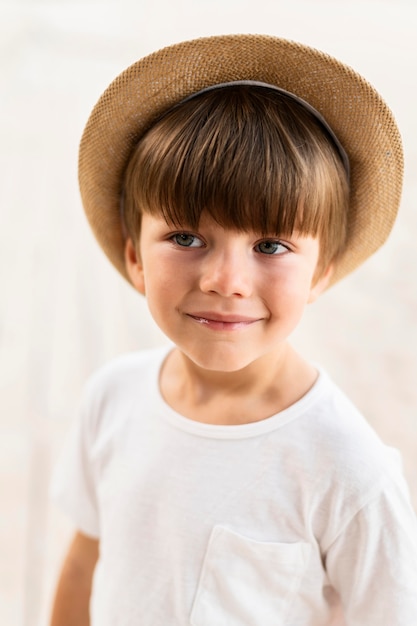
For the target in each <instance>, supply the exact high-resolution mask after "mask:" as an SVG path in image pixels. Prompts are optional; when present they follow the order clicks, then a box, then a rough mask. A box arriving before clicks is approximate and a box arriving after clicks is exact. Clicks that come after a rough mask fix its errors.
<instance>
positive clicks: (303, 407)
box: [52, 35, 417, 626]
mask: <svg viewBox="0 0 417 626" xmlns="http://www.w3.org/2000/svg"><path fill="white" fill-rule="evenodd" d="M401 173H402V153H401V144H400V139H399V135H398V131H397V129H396V126H395V123H394V121H393V119H392V116H391V114H390V112H389V110H388V109H387V107H386V105H385V104H384V103H383V102H382V100H381V99H380V97H379V96H378V94H376V93H375V91H374V90H373V88H372V87H370V86H369V85H368V83H366V81H364V80H363V79H362V78H361V77H360V76H358V75H357V74H355V73H354V72H353V71H352V70H350V69H349V68H347V67H345V66H343V65H342V64H340V63H339V62H337V61H335V60H334V59H331V58H330V57H328V56H326V55H323V54H322V53H320V52H317V51H315V50H312V49H310V48H306V47H304V46H300V45H298V44H294V43H290V42H287V41H284V40H280V39H276V38H273V37H264V36H251V35H239V36H238V35H233V36H226V37H213V38H207V39H200V40H197V41H192V42H185V43H183V44H179V45H176V46H173V47H170V48H167V49H165V50H162V51H160V52H157V53H155V54H154V55H151V56H149V57H146V58H145V59H143V60H142V61H139V62H138V63H136V64H135V65H133V66H132V67H131V68H128V70H126V71H125V72H124V73H123V74H122V75H120V76H119V77H118V78H117V79H116V80H115V81H114V83H112V85H110V87H109V88H108V89H107V91H106V92H105V93H104V95H103V96H102V98H101V99H100V101H99V102H98V104H97V105H96V107H95V109H94V111H93V113H92V115H91V117H90V120H89V123H88V124H87V127H86V130H85V132H84V135H83V139H82V142H81V150H80V186H81V193H82V197H83V203H84V207H85V209H86V212H87V215H88V217H89V220H90V222H91V225H92V227H93V229H94V232H95V234H96V236H97V239H98V241H99V243H100V245H101V246H102V247H103V249H104V250H105V252H106V254H107V255H108V256H109V258H110V260H111V261H112V262H113V263H114V264H115V266H116V267H117V268H118V269H119V270H120V272H121V273H122V274H123V275H124V276H125V277H126V278H128V280H129V281H130V282H131V283H132V285H133V286H134V287H135V289H137V291H138V292H139V293H141V294H143V295H146V298H147V302H148V305H149V309H150V312H151V314H152V316H153V317H154V319H155V320H156V322H157V324H158V325H159V326H160V328H161V329H162V330H163V331H164V333H165V334H166V335H167V337H168V338H169V339H170V341H171V342H172V345H171V346H170V347H169V348H163V349H156V350H149V351H144V352H140V353H134V354H130V355H127V356H123V357H121V358H119V359H117V360H116V361H114V362H113V363H111V364H109V365H108V366H106V367H104V368H103V369H102V370H101V371H100V372H98V373H97V374H96V375H95V376H94V377H93V378H92V380H91V381H90V383H89V384H88V386H87V389H86V393H85V396H84V400H83V405H82V410H81V420H80V423H79V425H78V427H77V430H76V432H75V433H74V436H73V439H72V441H71V443H70V445H69V446H68V449H67V452H66V455H65V456H64V458H63V461H62V463H61V466H60V468H59V471H58V472H57V475H56V478H55V497H56V499H57V501H58V502H59V503H60V504H61V506H62V507H63V508H64V509H65V510H66V511H67V512H68V513H69V514H70V515H71V516H72V518H73V519H74V521H75V523H76V527H77V529H78V530H77V533H76V535H75V538H74V541H73V543H72V545H71V548H70V551H69V554H68V557H67V559H66V562H65V565H64V569H63V572H62V574H61V578H60V582H59V585H58V590H57V596H56V600H55V605H54V610H53V617H52V624H53V626H67V625H71V624H77V626H83V625H85V624H90V623H91V624H92V625H93V626H107V625H109V626H116V625H118V624H120V625H123V626H130V625H132V626H133V625H135V626H136V625H138V624H141V625H142V626H145V625H148V626H159V625H160V626H169V625H172V626H174V625H175V626H185V625H189V624H192V625H193V626H222V625H224V626H226V625H227V626H249V625H250V626H253V625H257V626H258V625H259V626H272V625H274V626H278V625H291V626H342V625H345V626H365V625H368V624H369V625H372V626H408V625H410V626H411V625H412V624H414V623H415V621H416V619H417V523H416V518H415V515H414V513H413V511H412V508H411V505H410V501H409V496H408V492H407V488H406V486H405V484H404V480H403V477H402V474H401V470H400V469H399V464H398V459H397V457H396V454H395V452H393V451H392V450H390V449H388V448H386V447H385V446H384V445H383V444H382V443H381V441H380V440H379V439H378V437H377V436H376V434H375V433H374V432H373V431H372V430H371V429H370V427H369V426H368V425H367V424H366V422H365V420H364V419H363V417H362V416H361V415H360V414H359V413H358V411H357V410H356V409H355V408H354V407H353V406H352V405H351V404H350V402H349V401H348V400H347V399H346V398H345V396H344V395H343V394H342V393H341V391H340V390H339V389H337V387H336V386H335V385H334V384H333V383H332V382H331V381H330V379H329V378H328V377H327V375H326V374H325V373H324V372H323V371H321V370H317V368H316V367H314V366H312V365H311V364H310V363H308V362H307V361H305V360H304V359H303V358H302V357H301V356H300V355H298V354H297V353H296V352H295V351H294V350H293V348H292V347H291V346H290V344H289V343H288V341H287V340H288V337H289V335H290V334H291V332H292V330H293V329H294V328H295V327H296V326H297V324H298V322H299V320H300V318H301V317H302V314H303V310H304V308H305V306H306V304H307V303H309V302H313V301H314V300H315V299H316V298H317V297H318V296H319V295H320V293H321V292H322V291H323V290H324V289H326V288H327V287H328V286H329V285H330V284H332V283H334V282H335V281H337V280H339V279H340V278H342V277H343V276H344V275H345V274H347V273H348V272H350V271H351V270H353V269H354V268H355V267H356V266H357V265H359V264H360V263H361V262H362V261H364V260H365V258H366V257H368V256H369V255H370V254H371V253H372V252H373V251H374V250H376V249H377V248H378V247H379V246H380V245H381V244H382V243H383V241H384V240H385V238H386V236H387V235H388V233H389V231H390V229H391V226H392V223H393V221H394V219H395V214H396V211H397V208H398V204H399V197H400V189H401ZM93 575H94V578H93ZM90 595H91V601H90Z"/></svg>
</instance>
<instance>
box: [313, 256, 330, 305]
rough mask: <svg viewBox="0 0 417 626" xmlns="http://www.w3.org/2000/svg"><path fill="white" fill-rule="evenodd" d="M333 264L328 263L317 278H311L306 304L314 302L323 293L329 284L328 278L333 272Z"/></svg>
mask: <svg viewBox="0 0 417 626" xmlns="http://www.w3.org/2000/svg"><path fill="white" fill-rule="evenodd" d="M333 269H334V268H333V264H330V265H329V266H328V267H327V269H326V270H325V271H324V272H323V273H322V274H320V276H319V277H318V278H317V279H313V283H312V285H311V289H310V295H309V297H308V301H307V302H308V304H311V303H312V302H315V301H316V300H317V298H318V297H319V296H320V295H321V294H322V293H323V291H324V290H325V289H326V287H327V286H328V284H329V281H330V278H331V277H332V274H333Z"/></svg>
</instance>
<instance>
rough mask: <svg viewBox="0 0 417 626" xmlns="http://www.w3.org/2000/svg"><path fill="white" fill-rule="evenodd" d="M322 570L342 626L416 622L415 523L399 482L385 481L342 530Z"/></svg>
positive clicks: (399, 479) (401, 625) (402, 483)
mask: <svg viewBox="0 0 417 626" xmlns="http://www.w3.org/2000/svg"><path fill="white" fill-rule="evenodd" d="M325 565H326V570H327V573H328V577H329V579H330V582H331V584H332V586H333V587H334V588H335V589H336V590H337V591H338V593H339V595H340V598H341V601H342V604H343V607H344V613H345V616H346V617H345V619H346V626H364V625H365V624H372V625H373V624H378V626H405V625H406V624H407V625H408V624H415V623H417V519H416V516H415V513H414V511H413V509H412V506H411V503H410V498H409V494H408V489H407V486H406V484H405V481H404V480H403V479H402V477H400V476H397V478H396V479H395V480H393V481H388V484H385V485H384V486H383V487H382V488H381V489H380V490H378V493H377V494H376V495H374V496H373V497H372V499H371V500H370V501H369V502H368V503H367V504H366V505H365V506H364V507H363V508H361V510H360V511H358V512H357V513H356V515H354V516H353V517H352V519H350V521H349V522H348V523H347V525H346V526H345V528H343V529H341V532H340V534H339V535H338V537H337V538H336V540H335V541H334V542H333V543H332V544H331V546H330V547H329V548H328V550H327V551H326V555H325Z"/></svg>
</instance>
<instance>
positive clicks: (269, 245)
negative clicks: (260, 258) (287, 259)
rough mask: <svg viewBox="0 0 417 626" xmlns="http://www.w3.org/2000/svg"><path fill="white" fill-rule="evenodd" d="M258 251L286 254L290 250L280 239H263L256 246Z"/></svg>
mask: <svg viewBox="0 0 417 626" xmlns="http://www.w3.org/2000/svg"><path fill="white" fill-rule="evenodd" d="M255 249H256V250H257V251H258V252H261V253H262V254H275V255H277V254H284V253H285V252H288V248H287V246H285V245H284V244H283V243H281V242H280V241H275V240H271V239H265V241H261V242H260V243H258V244H257V245H256V247H255Z"/></svg>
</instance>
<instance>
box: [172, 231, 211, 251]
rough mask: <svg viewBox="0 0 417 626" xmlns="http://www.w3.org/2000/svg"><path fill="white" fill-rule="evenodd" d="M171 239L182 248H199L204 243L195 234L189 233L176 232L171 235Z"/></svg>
mask: <svg viewBox="0 0 417 626" xmlns="http://www.w3.org/2000/svg"><path fill="white" fill-rule="evenodd" d="M171 239H172V241H173V242H174V243H175V244H177V245H178V246H181V247H182V248H201V247H202V246H203V245H204V243H203V241H202V240H201V239H200V238H199V237H197V236H196V235H190V234H189V233H176V234H175V235H173V236H172V237H171Z"/></svg>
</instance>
